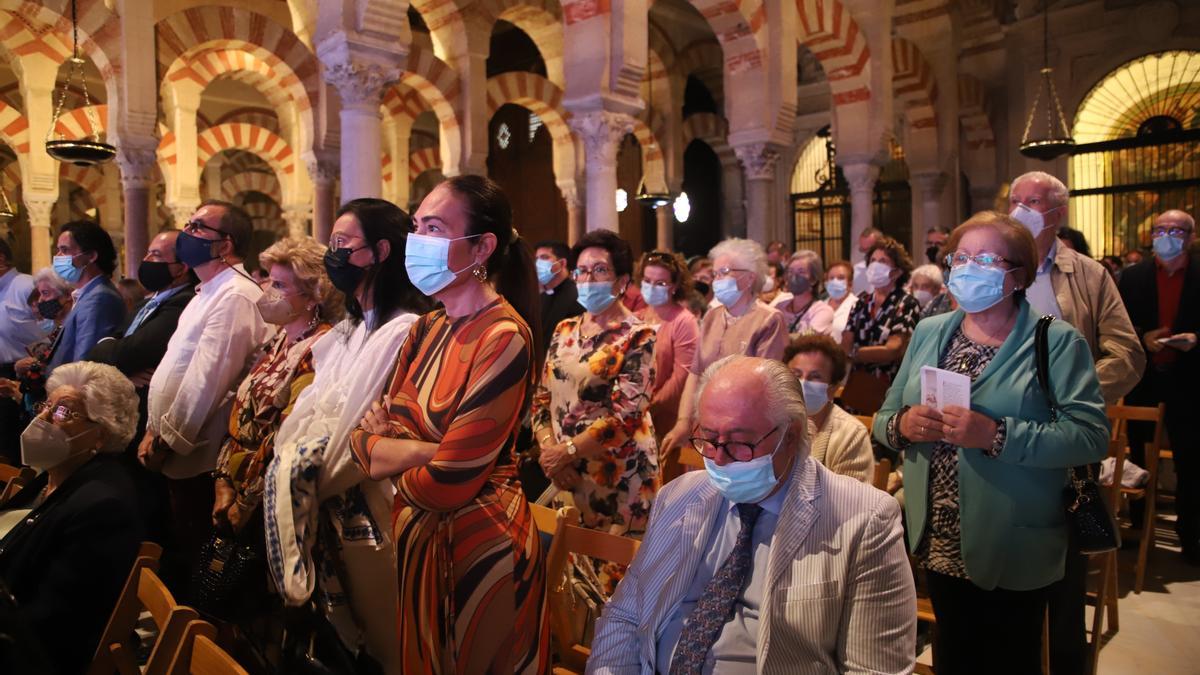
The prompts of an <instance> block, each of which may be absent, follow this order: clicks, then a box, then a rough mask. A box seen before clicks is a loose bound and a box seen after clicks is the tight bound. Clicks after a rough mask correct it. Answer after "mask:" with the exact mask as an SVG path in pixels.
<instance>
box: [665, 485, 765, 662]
mask: <svg viewBox="0 0 1200 675" xmlns="http://www.w3.org/2000/svg"><path fill="white" fill-rule="evenodd" d="M737 509H738V516H739V517H740V518H741V520H742V529H741V530H739V531H738V536H737V543H735V544H734V545H733V550H732V551H730V552H729V557H728V558H725V562H723V563H721V569H719V570H717V573H716V574H714V575H713V578H712V579H710V580H709V581H708V584H707V585H705V587H704V592H703V593H702V594H701V595H700V600H699V601H698V602H697V603H696V607H695V608H694V609H692V614H691V616H689V617H688V621H687V625H685V626H684V627H683V632H682V633H680V635H679V643H678V644H676V645H675V655H674V656H672V657H671V673H670V675H693V674H695V675H699V673H700V672H701V668H702V667H703V666H704V659H705V657H707V656H708V650H710V649H712V646H713V644H714V643H715V642H716V641H717V637H718V636H720V634H721V629H722V628H723V627H724V626H725V624H726V623H728V622H729V620H730V619H732V618H733V613H734V606H735V605H736V604H737V599H738V596H739V595H740V594H741V592H742V587H743V586H745V585H746V577H747V576H748V574H749V572H750V564H751V562H752V561H753V556H752V555H751V553H752V552H751V548H750V541H751V539H752V538H753V535H754V523H755V522H757V521H758V516H759V514H761V513H762V507H761V506H759V505H758V504H738V505H737Z"/></svg>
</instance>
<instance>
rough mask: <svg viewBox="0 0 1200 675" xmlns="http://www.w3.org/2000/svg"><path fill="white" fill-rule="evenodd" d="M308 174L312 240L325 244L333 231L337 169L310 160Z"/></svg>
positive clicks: (329, 164)
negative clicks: (310, 182) (311, 213)
mask: <svg viewBox="0 0 1200 675" xmlns="http://www.w3.org/2000/svg"><path fill="white" fill-rule="evenodd" d="M308 173H309V175H310V176H312V179H313V222H312V229H313V238H315V239H316V240H317V241H318V242H320V243H322V244H326V243H329V233H330V232H332V231H333V214H334V212H335V211H336V210H337V204H334V203H333V189H334V188H335V187H336V186H337V169H336V168H335V167H334V166H333V165H332V164H331V163H329V162H323V161H320V160H312V161H310V162H309V163H308Z"/></svg>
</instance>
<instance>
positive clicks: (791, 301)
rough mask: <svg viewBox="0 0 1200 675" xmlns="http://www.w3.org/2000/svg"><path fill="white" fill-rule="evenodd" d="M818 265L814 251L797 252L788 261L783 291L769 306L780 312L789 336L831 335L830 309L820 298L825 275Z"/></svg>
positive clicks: (819, 258)
mask: <svg viewBox="0 0 1200 675" xmlns="http://www.w3.org/2000/svg"><path fill="white" fill-rule="evenodd" d="M821 267H822V266H821V256H819V255H817V253H816V252H815V251H796V253H794V254H793V255H792V257H791V258H790V259H789V260H788V263H787V270H786V272H785V273H784V277H783V278H784V288H785V291H784V292H782V293H780V294H779V295H777V296H775V301H774V302H772V303H771V306H772V307H774V308H775V309H777V310H779V313H780V314H782V315H783V321H784V323H785V324H787V330H788V333H789V334H791V335H797V334H801V335H802V334H805V333H820V334H821V335H829V336H830V337H832V336H833V308H832V307H830V306H829V303H827V302H825V301H824V300H821V299H820V297H821V290H822V286H823V285H824V277H825V271H824V270H823V269H821ZM839 335H840V333H839Z"/></svg>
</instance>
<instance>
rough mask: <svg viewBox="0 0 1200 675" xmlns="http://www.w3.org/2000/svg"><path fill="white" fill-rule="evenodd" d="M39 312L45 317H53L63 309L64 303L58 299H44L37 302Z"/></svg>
mask: <svg viewBox="0 0 1200 675" xmlns="http://www.w3.org/2000/svg"><path fill="white" fill-rule="evenodd" d="M37 308H38V313H39V314H41V315H42V318H43V319H53V318H54V317H56V316H58V313H59V312H61V311H62V308H63V306H62V303H61V302H59V301H58V300H42V301H41V302H39V303H38V304H37Z"/></svg>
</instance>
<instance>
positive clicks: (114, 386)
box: [46, 361, 138, 453]
mask: <svg viewBox="0 0 1200 675" xmlns="http://www.w3.org/2000/svg"><path fill="white" fill-rule="evenodd" d="M59 387H74V388H75V389H78V390H79V393H80V394H81V395H82V396H83V405H84V406H86V407H87V416H88V419H90V420H92V421H93V422H95V423H97V424H99V425H100V426H101V427H103V428H104V431H105V439H104V447H102V448H100V451H101V452H114V453H115V452H121V451H123V450H124V449H125V447H126V446H128V445H129V441H131V440H133V434H134V432H135V431H136V429H137V421H138V397H137V392H136V391H134V389H133V383H132V382H130V381H129V379H128V378H127V377H125V376H124V375H122V374H121V371H119V370H117V369H116V368H114V367H112V366H110V365H108V364H105V363H96V362H94V361H76V362H75V363H67V364H65V365H61V366H59V367H57V368H55V369H54V372H52V373H50V379H49V380H47V381H46V393H47V394H53V393H54V391H55V390H57V389H58V388H59Z"/></svg>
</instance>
